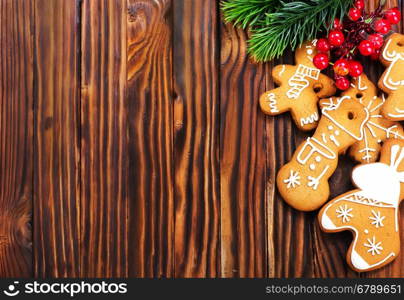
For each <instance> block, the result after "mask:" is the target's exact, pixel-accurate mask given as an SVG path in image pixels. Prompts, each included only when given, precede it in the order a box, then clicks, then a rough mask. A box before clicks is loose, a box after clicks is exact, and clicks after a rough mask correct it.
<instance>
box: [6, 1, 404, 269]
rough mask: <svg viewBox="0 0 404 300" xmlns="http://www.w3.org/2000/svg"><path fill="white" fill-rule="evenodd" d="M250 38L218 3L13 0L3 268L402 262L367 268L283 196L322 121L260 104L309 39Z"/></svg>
mask: <svg viewBox="0 0 404 300" xmlns="http://www.w3.org/2000/svg"><path fill="white" fill-rule="evenodd" d="M366 3H367V4H368V9H374V7H375V6H376V5H377V1H376V0H374V1H367V2H366ZM387 5H388V6H389V7H393V6H397V5H398V6H399V7H400V8H401V10H403V9H404V2H403V1H400V0H389V1H387ZM403 21H404V18H403ZM397 30H398V31H400V32H403V30H404V22H401V24H400V26H398V27H397ZM247 38H248V32H247V31H244V30H241V29H236V28H234V27H233V26H232V25H231V24H224V22H223V19H222V16H221V13H220V5H219V1H217V0H69V1H66V0H53V1H47V0H0V44H1V46H2V47H1V50H0V92H1V94H0V221H1V222H0V277H9V276H15V277H20V276H24V277H30V276H35V277H402V276H403V275H404V256H403V255H400V256H399V257H398V258H397V259H396V260H395V261H394V262H393V263H392V264H390V265H388V266H387V267H385V268H382V269H380V270H377V271H373V272H369V273H365V274H359V273H356V272H353V271H352V270H351V269H350V268H349V267H348V266H347V264H346V260H345V255H346V251H347V249H348V247H349V244H350V242H351V240H352V236H351V234H350V233H349V232H342V233H338V234H327V233H324V232H322V231H321V230H320V228H319V225H318V223H317V220H316V217H317V216H316V215H317V212H311V213H303V212H298V211H296V210H294V209H292V208H291V207H289V206H288V205H287V204H286V203H285V202H284V201H283V200H282V198H281V197H280V195H279V193H278V192H277V189H276V185H275V178H276V173H277V171H278V170H279V168H280V167H281V166H282V165H283V164H285V163H286V162H287V161H288V160H289V159H290V158H291V156H292V154H293V152H294V150H295V149H296V147H297V145H298V144H299V143H301V142H302V141H303V140H304V139H305V138H306V137H307V136H309V135H310V134H311V133H302V132H300V131H298V130H297V128H296V127H295V125H294V124H293V122H292V121H291V118H290V116H289V114H284V115H281V116H277V117H266V116H265V115H264V114H263V113H262V112H261V110H260V108H259V106H258V99H259V96H260V94H261V93H262V92H264V91H266V90H268V89H271V88H273V87H274V82H273V80H272V76H271V71H272V69H273V67H274V66H275V65H277V64H281V63H287V64H293V63H294V55H293V53H292V52H291V51H288V52H287V53H286V54H285V55H284V56H283V57H282V58H280V59H278V60H275V61H272V62H269V63H266V64H259V63H256V62H254V61H252V60H251V59H250V58H249V56H248V53H247V44H246V40H247ZM4 45H6V46H4ZM363 62H364V64H365V66H366V68H365V69H366V73H367V74H368V75H369V77H370V78H371V79H372V80H373V81H374V82H376V81H377V79H378V78H379V76H380V74H381V73H382V72H383V67H382V66H381V65H380V64H378V63H369V61H367V60H364V61H363ZM354 165H355V163H354V162H353V161H352V160H351V159H350V158H349V157H348V156H342V157H341V159H340V163H339V166H338V169H337V170H336V172H335V174H334V175H333V176H332V178H331V181H330V182H331V188H332V195H331V197H334V196H337V195H339V194H341V193H343V192H345V191H347V190H348V189H351V188H352V184H351V181H350V173H351V170H352V168H353V166H354ZM403 214H404V212H403V209H401V215H402V217H404V215H403ZM400 222H401V225H403V226H404V219H403V218H401V221H400ZM31 224H32V225H33V230H32V232H31ZM401 235H403V234H401ZM402 242H404V241H402ZM401 248H402V250H404V245H402V246H401ZM402 253H404V252H402Z"/></svg>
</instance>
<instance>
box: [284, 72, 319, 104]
mask: <svg viewBox="0 0 404 300" xmlns="http://www.w3.org/2000/svg"><path fill="white" fill-rule="evenodd" d="M319 76H320V70H318V69H314V68H309V67H307V66H305V65H299V66H298V67H297V70H296V72H295V74H293V76H292V77H291V78H290V79H289V81H288V83H289V86H290V87H291V88H290V89H289V90H288V91H287V92H286V96H287V97H288V98H289V99H297V98H298V97H299V96H300V93H301V92H302V91H303V90H304V89H305V88H307V87H308V86H309V84H310V83H309V80H308V79H306V77H308V78H311V79H315V80H318V78H319Z"/></svg>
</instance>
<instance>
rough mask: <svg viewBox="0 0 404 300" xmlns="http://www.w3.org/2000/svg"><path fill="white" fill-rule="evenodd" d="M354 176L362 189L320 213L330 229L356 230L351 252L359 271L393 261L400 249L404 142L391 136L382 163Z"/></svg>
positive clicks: (352, 262)
mask: <svg viewBox="0 0 404 300" xmlns="http://www.w3.org/2000/svg"><path fill="white" fill-rule="evenodd" d="M352 179H353V182H354V183H355V185H356V186H357V187H358V189H356V190H353V191H350V192H347V193H345V194H343V195H341V196H339V197H337V198H335V199H333V200H332V201H330V202H329V203H327V204H326V205H325V206H324V207H323V208H322V209H321V211H320V213H319V215H318V219H319V223H320V225H321V228H322V229H323V230H324V231H326V232H338V231H344V230H350V231H352V233H353V235H354V240H353V242H352V244H351V246H350V247H349V250H348V253H347V261H348V264H349V265H350V266H351V267H352V268H353V269H354V270H356V271H358V272H363V271H370V270H374V269H377V268H381V267H382V266H384V265H386V264H388V263H390V262H391V261H392V260H394V259H395V258H396V257H397V255H398V253H399V251H400V235H399V231H398V230H399V228H398V218H399V210H398V207H399V203H400V201H401V200H402V199H403V198H404V141H403V140H396V139H389V140H387V141H386V142H385V143H384V145H383V147H382V150H381V157H380V162H378V163H371V164H366V165H359V166H358V167H356V168H355V169H354V170H353V173H352Z"/></svg>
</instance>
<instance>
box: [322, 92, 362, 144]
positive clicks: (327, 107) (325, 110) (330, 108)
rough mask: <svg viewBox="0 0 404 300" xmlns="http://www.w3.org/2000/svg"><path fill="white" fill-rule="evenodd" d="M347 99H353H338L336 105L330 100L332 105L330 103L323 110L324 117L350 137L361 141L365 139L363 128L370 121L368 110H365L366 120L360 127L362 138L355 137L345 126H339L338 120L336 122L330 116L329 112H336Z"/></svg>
mask: <svg viewBox="0 0 404 300" xmlns="http://www.w3.org/2000/svg"><path fill="white" fill-rule="evenodd" d="M345 99H351V97H349V96H344V97H341V98H340V99H338V101H337V104H334V103H333V102H332V99H330V103H329V104H328V105H326V106H324V107H323V109H322V112H323V115H324V116H325V117H326V118H328V119H329V120H330V121H331V122H333V123H334V124H335V125H337V126H338V127H339V128H340V129H342V130H343V131H344V132H346V133H348V134H349V135H350V136H352V137H353V138H354V139H356V140H358V141H360V140H362V139H363V128H364V126H365V124H366V122H367V121H368V120H369V111H368V110H367V109H366V108H365V112H366V118H365V119H364V120H363V121H362V123H361V124H360V126H359V128H360V130H359V132H360V136H356V135H354V134H353V133H352V132H350V131H349V130H348V129H346V128H345V127H344V126H342V125H341V124H339V123H338V122H337V121H336V120H334V118H333V117H331V116H330V115H329V114H328V111H332V110H336V109H337V108H338V107H339V106H340V105H341V103H342V102H343V101H344V100H345Z"/></svg>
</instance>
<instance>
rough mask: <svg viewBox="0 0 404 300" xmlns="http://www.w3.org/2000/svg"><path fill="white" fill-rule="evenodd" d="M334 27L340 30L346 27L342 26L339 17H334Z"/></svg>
mask: <svg viewBox="0 0 404 300" xmlns="http://www.w3.org/2000/svg"><path fill="white" fill-rule="evenodd" d="M332 28H333V29H335V30H339V31H342V29H344V27H343V26H342V23H341V21H340V20H339V19H338V18H335V19H334V22H333V25H332Z"/></svg>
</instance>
